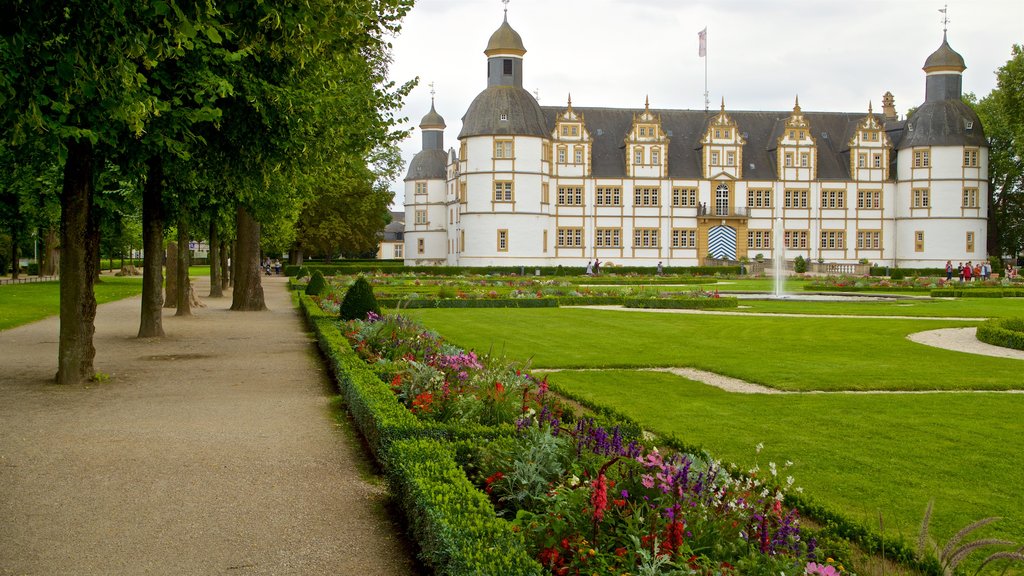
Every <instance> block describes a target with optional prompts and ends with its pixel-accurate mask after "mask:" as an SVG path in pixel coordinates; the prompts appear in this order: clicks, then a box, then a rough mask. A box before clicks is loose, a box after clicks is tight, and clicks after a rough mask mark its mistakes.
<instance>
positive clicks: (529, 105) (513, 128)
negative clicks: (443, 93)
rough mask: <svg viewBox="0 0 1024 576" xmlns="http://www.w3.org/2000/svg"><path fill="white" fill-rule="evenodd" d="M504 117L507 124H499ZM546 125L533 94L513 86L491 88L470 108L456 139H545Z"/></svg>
mask: <svg viewBox="0 0 1024 576" xmlns="http://www.w3.org/2000/svg"><path fill="white" fill-rule="evenodd" d="M502 114H506V115H507V117H508V120H505V121H502V120H501V115H502ZM549 134H550V132H549V130H548V123H547V121H546V120H545V119H544V113H543V112H541V109H540V104H537V100H536V99H535V98H534V97H533V95H532V94H530V93H529V92H527V91H526V90H523V89H522V88H516V87H515V86H490V87H488V88H487V89H486V90H484V91H483V92H481V93H480V94H479V95H478V96H477V97H476V98H475V99H474V100H473V103H472V104H470V105H469V109H468V110H466V115H465V116H463V117H462V131H461V132H459V139H460V140H461V139H462V138H467V137H470V136H491V135H509V136H539V137H547V136H549Z"/></svg>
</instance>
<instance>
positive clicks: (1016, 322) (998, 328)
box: [976, 318, 1024, 350]
mask: <svg viewBox="0 0 1024 576" xmlns="http://www.w3.org/2000/svg"><path fill="white" fill-rule="evenodd" d="M976 337H977V338H978V340H980V341H982V342H984V343H986V344H991V345H993V346H1001V347H1003V348H1012V349H1014V350H1024V318H992V319H991V320H986V321H984V322H982V323H981V324H979V325H978V331H977V334H976Z"/></svg>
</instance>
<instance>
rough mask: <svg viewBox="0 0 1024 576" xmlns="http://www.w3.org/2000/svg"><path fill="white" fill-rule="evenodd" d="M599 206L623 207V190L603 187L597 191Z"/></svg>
mask: <svg viewBox="0 0 1024 576" xmlns="http://www.w3.org/2000/svg"><path fill="white" fill-rule="evenodd" d="M596 200H597V205H598V206H621V205H622V188H618V187H601V188H598V189H597V198H596Z"/></svg>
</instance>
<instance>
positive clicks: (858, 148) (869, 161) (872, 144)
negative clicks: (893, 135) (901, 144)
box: [849, 102, 892, 182]
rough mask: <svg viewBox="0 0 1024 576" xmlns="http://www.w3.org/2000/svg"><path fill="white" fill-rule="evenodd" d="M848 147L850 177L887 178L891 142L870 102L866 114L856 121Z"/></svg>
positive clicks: (877, 180)
mask: <svg viewBox="0 0 1024 576" xmlns="http://www.w3.org/2000/svg"><path fill="white" fill-rule="evenodd" d="M849 147H850V177H851V178H852V179H853V180H860V181H868V182H881V181H883V180H887V179H888V178H889V150H890V149H891V148H892V143H891V142H890V140H889V136H888V135H887V134H886V133H885V126H884V125H883V124H882V121H881V120H880V119H879V118H878V117H876V116H875V114H874V110H873V109H872V105H871V103H870V102H869V103H868V115H867V116H865V117H864V118H863V119H861V121H860V122H858V123H857V128H856V130H855V131H854V133H853V137H852V138H850V142H849Z"/></svg>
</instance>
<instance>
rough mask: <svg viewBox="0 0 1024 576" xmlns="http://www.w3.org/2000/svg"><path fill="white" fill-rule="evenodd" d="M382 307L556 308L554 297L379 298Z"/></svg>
mask: <svg viewBox="0 0 1024 576" xmlns="http://www.w3.org/2000/svg"><path fill="white" fill-rule="evenodd" d="M377 302H378V303H379V304H380V305H381V307H382V308H558V301H557V300H555V299H554V298H478V299H467V300H462V299H458V298H416V299H403V298H381V299H380V300H378V301H377Z"/></svg>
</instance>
